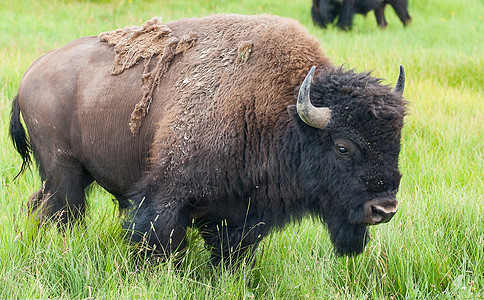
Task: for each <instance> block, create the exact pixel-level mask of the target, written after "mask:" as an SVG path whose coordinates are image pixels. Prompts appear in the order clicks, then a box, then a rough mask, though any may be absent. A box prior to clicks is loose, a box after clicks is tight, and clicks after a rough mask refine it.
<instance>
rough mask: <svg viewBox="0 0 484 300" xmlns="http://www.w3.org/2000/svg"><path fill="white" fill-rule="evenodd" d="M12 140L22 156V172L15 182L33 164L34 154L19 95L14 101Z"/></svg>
mask: <svg viewBox="0 0 484 300" xmlns="http://www.w3.org/2000/svg"><path fill="white" fill-rule="evenodd" d="M10 138H11V139H12V143H13V146H14V147H15V149H16V150H17V152H18V153H19V154H20V156H22V167H21V168H20V172H19V173H18V174H17V175H16V176H15V177H14V180H15V179H16V178H17V177H18V176H19V175H20V174H22V173H23V172H24V171H25V169H27V168H28V166H29V165H30V163H31V158H30V153H31V152H32V150H31V147H30V142H29V140H28V138H27V133H26V132H25V128H24V126H23V125H22V122H21V121H20V106H19V103H18V95H17V96H15V99H13V101H12V115H11V118H10Z"/></svg>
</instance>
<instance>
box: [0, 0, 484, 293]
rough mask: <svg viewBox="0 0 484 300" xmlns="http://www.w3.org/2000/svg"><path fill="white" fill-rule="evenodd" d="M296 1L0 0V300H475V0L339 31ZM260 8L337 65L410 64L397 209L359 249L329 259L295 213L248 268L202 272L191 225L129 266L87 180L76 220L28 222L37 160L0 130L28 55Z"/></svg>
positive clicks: (479, 41)
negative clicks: (310, 38) (85, 202)
mask: <svg viewBox="0 0 484 300" xmlns="http://www.w3.org/2000/svg"><path fill="white" fill-rule="evenodd" d="M310 2H311V1H308V0H304V1H303V0H294V1H275V0H257V1H255V0H238V1H230V0H213V1H211V0H199V1H195V0H187V1H175V0H164V1H121V0H118V1H68V0H51V1H32V0H25V1H14V0H6V1H2V2H1V3H0V116H1V118H0V131H1V132H0V142H1V144H2V145H4V146H2V147H1V148H0V173H1V178H0V184H1V189H0V206H1V207H2V210H1V212H0V244H1V245H2V247H0V298H2V299H3V298H10V299H13V298H164V299H203V298H207V299H253V298H256V299H273V298H274V299H281V298H286V299H296V298H311V299H314V298H319V299H330V298H343V299H368V298H372V299H373V298H376V299H389V298H390V299H415V298H420V299H442V298H448V299H456V298H457V299H479V298H484V198H483V194H484V184H483V178H484V159H483V158H484V157H483V152H484V142H483V141H484V138H483V130H484V126H483V121H484V120H483V115H484V97H483V90H482V89H483V86H484V76H483V73H482V70H483V69H484V64H483V59H484V36H483V35H482V32H484V22H483V17H484V3H483V2H482V1H480V0H468V1H452V0H428V1H416V0H414V1H410V2H411V3H410V9H409V10H410V14H411V15H412V17H413V21H412V24H411V25H410V26H409V27H407V28H403V27H402V26H401V23H400V22H399V20H398V19H397V17H396V15H395V13H394V12H393V11H392V10H391V9H390V8H389V7H388V8H387V11H386V15H387V19H388V23H389V26H388V27H387V29H386V30H385V31H382V30H380V29H378V28H377V26H376V22H375V20H374V17H373V16H372V15H368V16H367V17H366V18H364V17H362V16H357V17H356V18H355V25H354V29H353V30H352V31H351V32H341V31H339V30H337V29H336V28H328V29H327V30H322V29H320V28H316V27H314V26H313V24H312V22H311V19H310V15H309V7H310ZM222 12H234V13H246V14H249V13H250V14H255V13H263V12H264V13H271V14H278V15H283V16H287V17H291V18H294V19H298V20H299V21H300V22H301V23H302V24H303V25H304V26H305V27H306V28H308V30H309V31H310V32H311V33H312V34H313V35H314V36H316V37H317V38H318V39H319V40H320V41H321V47H322V48H323V49H324V50H325V51H326V53H327V54H328V56H329V57H331V59H332V60H333V61H334V63H335V64H345V66H346V67H351V68H355V69H356V70H358V71H364V70H372V71H373V73H374V75H375V76H378V77H382V78H385V79H386V82H387V83H393V82H394V81H395V80H396V77H397V72H398V65H399V64H403V65H404V66H405V68H406V73H407V88H406V90H405V97H406V98H407V99H408V100H409V101H410V103H411V104H410V115H409V116H408V117H407V118H406V125H405V127H404V131H403V139H402V152H401V160H400V167H401V171H402V173H403V178H402V183H401V188H400V192H399V198H400V203H401V205H400V210H399V212H398V214H397V215H396V216H395V218H394V219H393V220H392V221H391V222H390V223H388V224H385V225H381V226H377V227H373V228H372V229H371V235H372V241H371V242H370V243H369V245H368V247H367V248H366V250H365V252H364V253H363V254H362V255H360V256H358V257H352V258H346V257H343V258H338V257H335V255H334V254H333V252H332V246H331V243H330V241H329V238H328V235H327V233H326V229H325V228H324V226H323V225H322V224H321V223H320V222H319V221H318V220H312V219H305V220H304V221H303V222H302V223H301V224H294V225H291V226H289V227H287V228H286V229H285V230H283V231H280V232H275V233H273V234H271V235H270V236H268V237H267V238H265V239H264V240H263V242H262V244H261V246H260V248H259V250H258V252H257V259H258V262H257V264H256V266H255V267H254V268H253V269H250V268H245V267H243V268H241V269H240V270H238V271H233V272H228V271H226V270H223V269H213V268H212V267H211V266H210V264H209V254H208V251H207V250H206V249H204V247H203V243H202V241H201V240H200V238H198V236H197V233H196V232H193V233H191V234H190V235H189V247H188V253H187V256H186V259H185V260H184V261H183V263H182V267H181V271H177V270H175V269H174V268H173V265H172V264H171V263H163V264H157V263H146V264H144V263H140V262H139V261H136V260H134V259H133V257H132V256H133V255H132V254H133V251H134V250H133V249H132V248H131V247H130V246H129V245H127V244H126V243H125V242H124V241H123V239H122V232H121V229H120V225H119V219H118V217H117V209H116V208H115V206H114V204H113V202H112V201H111V197H110V195H109V194H107V193H106V192H104V191H102V190H101V189H99V188H95V189H94V191H93V193H92V194H91V197H90V209H89V212H88V216H87V218H86V221H85V226H74V227H73V228H71V229H70V230H67V231H66V232H65V234H60V233H59V232H58V231H57V229H56V228H55V227H54V226H42V227H40V228H38V227H37V226H36V225H35V224H33V222H32V221H30V220H29V219H28V217H27V214H26V212H25V202H26V200H27V199H28V197H29V195H30V194H31V193H33V192H34V191H35V190H36V189H37V188H38V186H39V179H38V176H37V175H36V174H35V172H26V173H25V174H24V175H22V176H21V177H20V178H19V179H18V180H16V181H15V182H12V179H13V177H14V176H15V174H16V173H17V172H18V170H19V167H20V164H21V160H20V157H19V156H18V155H17V154H16V152H15V151H14V149H13V147H12V146H11V144H10V141H9V140H8V132H7V131H8V122H9V111H10V101H11V99H12V98H13V97H14V96H15V93H16V90H17V88H18V85H19V82H20V79H21V76H22V74H23V73H24V72H25V71H26V69H27V68H28V66H29V65H30V64H31V63H32V62H33V61H34V60H35V59H36V58H37V57H39V56H40V55H42V54H43V53H45V52H47V51H48V50H50V49H53V48H56V47H59V46H61V45H63V44H65V43H67V42H69V41H71V40H73V39H75V38H78V37H81V36H84V35H97V34H98V33H100V32H102V31H107V30H112V29H115V28H119V27H123V26H126V25H135V24H141V23H142V22H143V21H145V20H147V19H150V18H151V17H152V16H162V17H163V18H164V20H173V19H178V18H181V17H191V16H203V15H208V14H211V13H222Z"/></svg>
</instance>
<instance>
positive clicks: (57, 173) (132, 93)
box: [11, 15, 405, 263]
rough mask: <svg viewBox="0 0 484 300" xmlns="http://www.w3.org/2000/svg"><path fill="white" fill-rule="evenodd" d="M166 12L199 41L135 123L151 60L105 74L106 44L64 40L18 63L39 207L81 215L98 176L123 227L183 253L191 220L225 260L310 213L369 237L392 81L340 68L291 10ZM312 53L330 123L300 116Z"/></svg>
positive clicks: (390, 133) (399, 116) (382, 174)
mask: <svg viewBox="0 0 484 300" xmlns="http://www.w3.org/2000/svg"><path fill="white" fill-rule="evenodd" d="M167 26H168V27H169V28H170V29H171V30H172V32H173V34H175V35H177V36H185V35H190V36H193V37H196V39H195V38H194V41H196V42H194V44H193V45H191V47H190V48H189V49H186V52H184V54H183V55H180V56H175V57H174V58H173V62H172V63H171V65H170V68H169V69H168V70H167V71H166V73H165V74H166V76H163V78H160V82H159V84H158V92H155V93H154V94H153V101H152V103H151V106H150V113H149V114H147V115H146V116H145V117H144V118H145V119H144V120H143V126H141V127H140V131H139V133H138V134H136V135H132V134H131V132H130V129H129V125H128V123H129V119H130V113H131V111H132V109H133V105H134V104H136V103H137V102H138V101H139V99H141V98H142V96H143V90H142V87H141V86H140V85H139V84H138V80H139V78H140V75H141V74H143V71H144V66H142V65H133V66H132V67H131V68H129V69H126V70H124V71H123V72H121V73H119V74H117V75H112V74H111V72H110V70H111V66H112V62H113V60H114V58H115V55H114V51H113V48H112V47H111V46H109V45H107V44H106V43H104V42H100V41H99V40H97V39H96V38H95V37H87V38H82V39H79V40H76V41H73V42H72V43H70V44H68V45H66V46H64V47H63V48H60V49H58V50H55V51H52V52H50V53H49V54H47V55H45V56H44V57H42V58H40V59H39V60H38V61H37V62H36V63H34V64H33V65H32V66H31V68H30V69H29V70H28V71H27V73H26V74H25V76H24V77H23V80H22V83H21V85H20V88H19V93H18V101H17V100H15V101H14V108H13V110H12V112H13V113H12V121H11V123H12V125H11V128H12V129H11V135H12V138H13V140H14V142H15V143H16V145H17V148H18V150H19V152H20V154H21V155H22V157H23V159H24V165H26V164H27V162H28V157H29V154H28V151H27V150H26V149H28V148H26V146H24V145H27V140H26V138H25V132H24V131H22V129H23V128H22V126H21V124H20V118H19V106H18V105H19V104H20V107H22V115H23V117H24V120H25V123H26V126H27V128H28V131H29V135H30V143H31V145H32V149H33V152H34V154H35V158H36V160H37V162H38V163H39V166H40V170H41V171H42V172H43V177H42V178H43V180H44V181H45V182H44V184H43V185H42V187H41V188H40V189H39V190H38V191H37V192H36V193H35V194H34V195H33V196H32V197H31V200H30V206H31V208H32V210H35V211H37V212H38V213H39V216H40V217H41V218H51V217H52V216H55V215H57V214H59V213H60V212H62V214H61V215H60V220H61V221H62V222H68V221H69V220H73V219H76V218H78V217H79V216H81V215H82V214H83V212H84V210H85V203H84V202H85V201H84V190H85V188H86V187H87V186H88V185H89V184H90V183H91V182H93V181H94V180H96V181H97V182H98V183H99V184H100V185H101V186H102V187H104V188H105V189H106V190H108V191H109V192H111V193H112V194H113V195H114V196H115V197H116V198H117V200H118V202H119V205H120V208H123V209H125V211H126V214H125V216H126V220H125V223H124V228H125V229H126V230H127V232H128V237H129V239H130V240H131V241H132V242H135V243H141V245H143V246H146V247H147V248H149V249H151V250H153V251H154V252H155V253H158V254H162V255H165V256H168V255H172V254H175V253H177V252H182V250H183V248H184V246H185V241H184V237H185V233H186V229H187V228H188V227H189V226H192V225H195V226H197V227H198V228H199V229H200V232H201V235H202V237H203V239H204V240H205V241H206V243H207V245H208V246H209V247H210V248H211V249H212V259H213V262H214V263H218V262H219V261H221V260H222V259H223V260H224V261H225V262H230V261H233V259H238V258H239V257H241V256H243V255H245V254H247V253H249V254H250V253H252V252H253V251H254V250H255V248H256V246H257V244H258V243H259V242H260V241H261V239H263V238H264V236H266V235H267V234H268V233H269V232H270V231H271V230H273V229H280V228H282V227H283V226H284V225H286V224H287V223H288V222H291V221H298V220H301V218H303V217H304V216H306V215H315V216H319V217H321V218H322V220H323V221H324V222H325V223H326V224H327V227H328V230H329V232H330V235H331V240H332V242H333V244H334V246H335V249H336V252H337V253H338V254H348V255H352V254H358V253H360V252H361V251H363V249H364V246H365V244H366V243H367V242H368V236H367V225H368V224H370V223H368V222H367V221H365V218H366V217H367V215H368V212H365V211H364V205H366V204H367V203H370V201H375V199H376V201H379V199H387V198H391V199H395V194H396V191H397V189H398V185H399V180H400V173H399V171H398V154H399V150H400V131H401V128H402V125H403V117H404V114H405V103H404V101H403V100H402V98H401V95H400V94H398V93H394V92H392V90H391V89H390V88H389V87H388V86H385V85H382V84H381V83H380V80H379V79H376V78H373V77H372V76H370V74H368V73H355V72H353V71H351V70H350V71H347V70H343V69H341V68H336V67H334V66H333V65H332V64H331V63H330V62H329V60H328V58H327V57H326V56H325V55H324V54H323V53H322V51H321V50H320V48H319V42H318V41H317V40H315V39H314V38H312V37H310V36H309V34H308V33H307V32H306V30H305V29H303V28H302V27H301V26H300V25H299V24H297V23H296V22H295V21H292V20H289V19H285V18H280V17H274V16H266V15H262V16H240V15H220V16H211V17H206V18H201V19H189V20H180V21H174V22H170V23H168V24H167ZM241 53H244V55H243V58H241V57H240V56H241ZM313 65H315V66H316V70H317V71H316V74H315V77H314V79H313V82H312V84H311V89H310V92H311V101H312V103H313V104H314V105H315V106H325V107H328V108H329V109H330V110H331V120H330V122H329V125H328V126H327V127H326V128H325V129H317V128H314V127H311V126H308V125H307V124H306V123H304V122H303V121H302V120H301V119H300V117H299V115H298V113H297V110H296V105H295V104H296V96H297V94H298V89H299V86H300V85H301V83H302V82H303V80H304V77H305V76H306V74H307V73H308V71H309V69H310V68H311V66H313ZM52 70H56V72H53V71H52ZM59 82H62V83H63V84H59ZM40 87H41V88H40ZM19 145H20V146H19ZM341 145H344V146H345V147H346V148H344V147H343V146H341ZM342 147H343V148H344V149H343V150H348V151H349V152H348V153H343V154H341V153H340V152H339V151H343V150H341V148H342ZM395 201H396V200H395Z"/></svg>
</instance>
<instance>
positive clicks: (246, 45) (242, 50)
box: [236, 41, 253, 64]
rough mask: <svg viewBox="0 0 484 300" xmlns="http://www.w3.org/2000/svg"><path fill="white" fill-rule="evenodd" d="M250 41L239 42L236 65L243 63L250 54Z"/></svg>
mask: <svg viewBox="0 0 484 300" xmlns="http://www.w3.org/2000/svg"><path fill="white" fill-rule="evenodd" d="M252 45H253V43H252V41H243V42H240V44H239V47H238V49H237V60H236V62H237V63H242V64H243V63H245V62H246V61H247V60H248V59H249V56H250V53H251V52H252Z"/></svg>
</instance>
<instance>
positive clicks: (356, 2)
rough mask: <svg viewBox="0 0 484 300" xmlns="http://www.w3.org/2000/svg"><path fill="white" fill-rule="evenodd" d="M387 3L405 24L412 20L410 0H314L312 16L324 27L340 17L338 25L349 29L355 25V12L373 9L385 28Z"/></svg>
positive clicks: (377, 19)
mask: <svg viewBox="0 0 484 300" xmlns="http://www.w3.org/2000/svg"><path fill="white" fill-rule="evenodd" d="M387 4H390V5H391V6H392V7H393V9H394V10H395V12H396V13H397V15H398V17H399V18H400V20H401V21H402V23H403V25H404V26H405V25H407V24H408V23H409V22H410V21H411V19H412V18H411V17H410V15H409V14H408V0H343V1H341V0H313V5H312V7H311V16H312V18H313V21H314V23H315V24H317V25H319V26H321V27H323V28H326V26H327V25H328V24H332V23H333V22H334V20H335V19H336V18H338V22H337V23H336V25H337V26H338V27H339V28H341V29H344V30H347V29H350V28H351V26H352V25H353V17H354V15H355V14H362V15H366V14H367V13H368V12H369V11H371V10H373V11H374V13H375V17H376V22H377V23H378V26H380V27H381V28H383V29H384V28H385V27H387V21H386V19H385V6H386V5H387Z"/></svg>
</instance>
